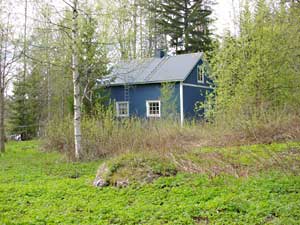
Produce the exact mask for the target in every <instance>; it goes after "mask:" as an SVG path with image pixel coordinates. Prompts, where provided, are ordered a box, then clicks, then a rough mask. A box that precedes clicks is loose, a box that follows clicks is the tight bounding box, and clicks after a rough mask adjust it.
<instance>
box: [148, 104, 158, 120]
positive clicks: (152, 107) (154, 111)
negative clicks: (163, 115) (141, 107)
mask: <svg viewBox="0 0 300 225" xmlns="http://www.w3.org/2000/svg"><path fill="white" fill-rule="evenodd" d="M146 107H147V117H160V101H147V102H146Z"/></svg>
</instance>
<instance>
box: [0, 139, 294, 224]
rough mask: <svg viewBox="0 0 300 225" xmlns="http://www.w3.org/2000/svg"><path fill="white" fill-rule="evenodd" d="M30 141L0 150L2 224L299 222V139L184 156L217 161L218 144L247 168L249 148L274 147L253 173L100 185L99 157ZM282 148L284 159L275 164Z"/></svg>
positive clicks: (259, 151) (258, 151) (255, 151)
mask: <svg viewBox="0 0 300 225" xmlns="http://www.w3.org/2000/svg"><path fill="white" fill-rule="evenodd" d="M37 148H38V147H37V143H36V142H23V143H9V144H8V146H7V152H6V153H5V154H4V155H1V156H0V224H1V225H2V224H35V225H36V224H287V225H288V224H300V176H299V173H298V172H299V168H298V167H299V162H300V161H299V160H300V158H299V156H300V144H299V143H292V144H273V145H261V146H260V145H255V146H244V147H240V148H236V149H234V150H232V149H229V150H228V151H226V149H219V150H214V149H206V150H195V151H196V153H197V154H196V153H195V154H194V155H193V156H191V157H193V158H195V156H197V157H199V158H198V161H197V160H196V159H194V162H195V163H196V162H198V165H199V163H205V161H207V160H209V158H205V157H207V156H208V155H209V156H210V157H211V158H215V160H214V161H212V162H213V163H214V164H215V167H218V163H220V162H224V160H223V161H220V154H219V153H218V151H225V152H226V154H224V155H223V156H222V157H223V158H224V157H225V158H230V159H231V161H232V162H235V163H236V164H238V165H251V166H250V167H249V169H250V170H253V169H254V168H256V163H257V162H258V161H253V160H251V159H252V158H255V156H259V158H260V157H263V158H265V159H268V160H269V158H268V157H269V154H267V155H266V154H265V151H264V150H267V151H266V152H273V151H274V152H278V153H280V155H281V158H278V157H273V156H272V160H271V161H272V162H273V161H274V162H275V163H272V165H273V166H270V168H267V167H266V166H268V165H271V164H264V163H262V164H261V165H264V167H261V166H260V165H258V164H257V167H258V168H259V169H257V170H256V171H255V173H254V172H251V173H250V172H249V173H247V174H246V175H244V176H243V175H240V176H235V175H234V173H226V170H223V172H222V173H218V174H214V176H212V175H211V174H209V173H205V172H204V173H188V172H184V171H181V172H180V171H179V172H178V173H177V175H176V176H171V177H161V178H159V179H157V180H155V181H154V182H153V183H150V184H143V185H141V184H140V185H139V184H133V185H130V186H129V187H126V188H116V187H105V188H102V189H99V188H95V187H93V186H92V182H93V179H94V177H95V174H96V171H97V168H98V167H99V165H100V164H101V161H96V162H87V163H68V162H66V160H65V159H64V158H63V157H62V156H61V155H59V154H56V153H43V152H40V151H38V149H37ZM205 152H206V153H209V154H208V155H207V154H206V155H203V154H205ZM243 152H246V153H247V155H243ZM212 153H213V154H212ZM282 155H288V157H287V158H286V159H289V158H292V159H293V161H292V162H291V164H289V163H286V164H284V166H283V167H281V166H274V165H277V164H280V161H278V160H280V159H282V157H283V156H282ZM214 156H216V157H214ZM249 156H251V157H249ZM201 157H202V158H203V159H204V160H203V161H204V162H200V161H201V160H200V159H201ZM284 159H285V158H284ZM231 161H230V162H231ZM269 161H270V160H269ZM276 162H277V164H276ZM288 162H289V161H288ZM206 163H207V162H206ZM297 163H298V164H297ZM236 164H235V165H236ZM289 165H290V167H289ZM215 167H214V165H209V167H205V168H208V169H214V168H215ZM199 168H200V167H199ZM224 168H225V167H224ZM247 168H248V167H247Z"/></svg>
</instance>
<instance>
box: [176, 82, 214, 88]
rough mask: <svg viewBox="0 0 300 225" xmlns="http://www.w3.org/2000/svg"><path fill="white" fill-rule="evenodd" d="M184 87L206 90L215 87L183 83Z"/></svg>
mask: <svg viewBox="0 0 300 225" xmlns="http://www.w3.org/2000/svg"><path fill="white" fill-rule="evenodd" d="M182 84H183V86H188V87H197V88H206V89H214V88H213V87H208V86H204V85H199V84H188V83H182Z"/></svg>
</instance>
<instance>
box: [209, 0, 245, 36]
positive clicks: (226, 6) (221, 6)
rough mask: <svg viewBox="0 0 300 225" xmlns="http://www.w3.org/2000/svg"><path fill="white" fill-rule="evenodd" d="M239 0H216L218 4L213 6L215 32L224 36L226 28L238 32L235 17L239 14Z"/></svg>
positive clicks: (234, 32)
mask: <svg viewBox="0 0 300 225" xmlns="http://www.w3.org/2000/svg"><path fill="white" fill-rule="evenodd" d="M239 2H240V1H239V0H216V5H214V6H213V10H214V12H213V17H214V18H215V19H216V21H215V22H214V25H213V26H214V28H215V33H216V34H217V35H220V36H222V35H223V34H224V32H225V31H226V30H230V31H231V32H232V33H233V34H236V32H237V31H236V30H235V19H234V18H236V16H238V14H239V8H240V5H239V4H240V3H239Z"/></svg>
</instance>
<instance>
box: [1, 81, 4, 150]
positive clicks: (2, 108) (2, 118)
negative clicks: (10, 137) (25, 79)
mask: <svg viewBox="0 0 300 225" xmlns="http://www.w3.org/2000/svg"><path fill="white" fill-rule="evenodd" d="M2 81H3V80H2V77H0V153H1V152H5V132H4V88H3V87H2Z"/></svg>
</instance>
